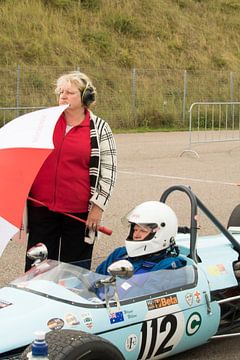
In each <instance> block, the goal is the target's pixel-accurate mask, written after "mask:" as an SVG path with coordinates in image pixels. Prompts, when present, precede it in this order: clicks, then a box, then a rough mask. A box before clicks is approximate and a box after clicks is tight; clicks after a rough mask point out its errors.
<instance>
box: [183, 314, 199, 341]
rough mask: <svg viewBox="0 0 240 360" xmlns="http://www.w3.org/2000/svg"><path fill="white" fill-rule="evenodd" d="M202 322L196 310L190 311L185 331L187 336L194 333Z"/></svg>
mask: <svg viewBox="0 0 240 360" xmlns="http://www.w3.org/2000/svg"><path fill="white" fill-rule="evenodd" d="M201 323H202V318H201V315H200V314H199V313H198V312H194V313H192V314H191V315H190V316H189V318H188V321H187V324H186V333H187V335H188V336H192V335H194V334H196V332H197V331H198V330H199V328H200V326H201Z"/></svg>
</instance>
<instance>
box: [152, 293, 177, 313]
mask: <svg viewBox="0 0 240 360" xmlns="http://www.w3.org/2000/svg"><path fill="white" fill-rule="evenodd" d="M176 304H178V298H177V295H170V296H165V297H162V298H158V299H153V300H147V307H148V310H155V309H160V308H163V307H166V306H171V305H176Z"/></svg>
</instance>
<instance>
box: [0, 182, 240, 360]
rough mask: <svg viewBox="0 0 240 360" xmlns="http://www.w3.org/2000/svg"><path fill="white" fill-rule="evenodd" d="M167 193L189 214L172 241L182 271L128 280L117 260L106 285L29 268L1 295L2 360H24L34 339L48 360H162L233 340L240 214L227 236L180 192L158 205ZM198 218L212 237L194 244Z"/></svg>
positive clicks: (36, 253)
mask: <svg viewBox="0 0 240 360" xmlns="http://www.w3.org/2000/svg"><path fill="white" fill-rule="evenodd" d="M175 191H180V192H183V193H185V194H186V196H187V197H188V198H189V200H190V205H191V216H190V224H189V226H184V227H181V228H179V233H178V235H177V239H176V241H177V245H178V246H179V249H180V254H181V255H182V256H183V257H185V259H186V260H187V265H186V266H184V267H182V268H179V269H171V270H159V271H154V272H149V273H145V274H138V275H133V267H132V265H131V264H130V263H129V262H128V261H127V260H120V261H118V262H116V263H114V264H112V265H111V266H110V267H109V276H104V275H100V274H97V273H95V272H94V271H89V270H86V269H85V268H84V267H81V266H77V265H72V264H66V263H61V262H57V261H53V260H43V261H38V260H36V263H35V266H34V267H33V268H32V269H31V270H30V271H28V272H27V273H26V274H25V275H24V276H23V277H21V278H18V279H17V280H15V281H13V282H11V283H10V284H9V285H8V286H6V287H4V288H2V289H0V359H8V360H9V359H26V354H27V353H28V352H29V351H30V345H29V344H31V342H32V341H33V339H34V332H35V331H44V332H46V333H47V336H46V340H47V342H48V346H49V359H52V360H63V359H64V360H76V359H83V360H98V359H104V360H110V359H111V360H121V359H126V360H144V359H163V358H167V357H169V356H172V355H174V354H177V353H179V352H183V351H185V350H187V349H190V348H193V347H196V346H199V345H201V344H204V343H206V342H207V341H209V340H210V339H211V338H217V337H219V338H222V337H224V336H229V334H231V335H235V334H236V333H237V331H238V327H239V326H240V311H239V300H240V291H239V280H238V279H239V278H240V261H239V260H240V259H239V254H240V209H239V207H236V208H235V209H234V210H233V212H232V214H231V216H230V218H229V224H228V230H227V229H226V228H225V227H224V226H223V225H222V224H221V223H220V222H219V221H218V220H217V219H216V218H215V217H214V216H213V214H212V213H211V212H210V211H209V210H208V209H207V208H206V207H205V205H204V204H203V203H202V202H201V201H200V200H199V199H198V198H197V197H196V196H195V195H194V193H193V192H192V191H191V190H190V189H189V188H188V187H186V186H173V187H170V188H168V189H167V190H166V191H165V192H164V193H163V194H162V196H161V199H160V201H162V202H166V200H167V198H168V196H169V195H170V194H172V193H173V192H175ZM198 209H200V210H201V211H202V212H203V213H204V214H205V215H206V216H207V217H208V218H209V219H210V220H211V221H212V222H213V224H214V225H215V226H216V227H217V228H218V230H219V234H218V235H213V236H204V237H198V236H197V228H198V224H197V217H196V215H197V211H198ZM212 254H214V256H213V255H212ZM30 256H32V258H34V259H36V258H38V259H39V258H41V257H44V246H43V245H39V246H37V247H35V248H34V249H31V251H30ZM96 265H97V264H96ZM100 290H101V294H104V296H99V293H100ZM235 330H236V332H235ZM239 334H240V333H239Z"/></svg>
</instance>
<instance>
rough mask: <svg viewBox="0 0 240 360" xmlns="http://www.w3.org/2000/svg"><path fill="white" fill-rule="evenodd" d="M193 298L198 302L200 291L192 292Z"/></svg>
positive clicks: (199, 300)
mask: <svg viewBox="0 0 240 360" xmlns="http://www.w3.org/2000/svg"><path fill="white" fill-rule="evenodd" d="M194 299H195V301H196V302H197V303H198V304H199V303H200V302H201V293H200V292H199V291H198V290H196V291H195V293H194Z"/></svg>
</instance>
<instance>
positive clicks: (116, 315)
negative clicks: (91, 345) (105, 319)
mask: <svg viewBox="0 0 240 360" xmlns="http://www.w3.org/2000/svg"><path fill="white" fill-rule="evenodd" d="M109 319H110V323H111V324H116V323H119V322H121V321H124V317H123V312H122V311H116V312H112V313H111V314H109Z"/></svg>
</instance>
